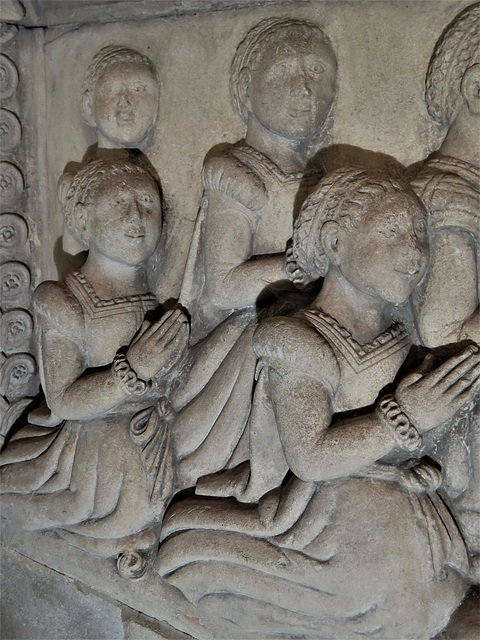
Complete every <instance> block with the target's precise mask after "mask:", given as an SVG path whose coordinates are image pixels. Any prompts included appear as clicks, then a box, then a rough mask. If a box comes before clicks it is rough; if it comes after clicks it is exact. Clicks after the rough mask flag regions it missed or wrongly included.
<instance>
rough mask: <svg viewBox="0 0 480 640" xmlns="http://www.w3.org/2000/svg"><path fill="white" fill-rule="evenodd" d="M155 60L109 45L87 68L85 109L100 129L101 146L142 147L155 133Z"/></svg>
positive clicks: (90, 119)
mask: <svg viewBox="0 0 480 640" xmlns="http://www.w3.org/2000/svg"><path fill="white" fill-rule="evenodd" d="M158 91H159V85H158V78H157V73H156V70H155V67H154V65H153V62H152V61H151V60H150V59H149V58H148V57H147V56H145V55H144V54H143V53H140V52H139V51H135V50H134V49H127V48H126V47H116V46H108V47H104V48H103V49H101V50H100V51H99V52H98V53H97V55H96V56H95V57H94V58H93V60H92V62H91V64H90V66H89V67H88V69H87V73H86V75H85V80H84V83H83V94H82V111H83V116H84V118H85V121H86V123H87V124H88V125H89V126H91V127H95V128H96V129H97V131H98V137H99V145H100V146H106V147H110V148H115V147H127V148H136V147H138V148H140V147H141V146H142V145H143V144H144V143H145V142H146V140H147V138H148V137H149V135H150V134H151V132H152V129H153V126H154V124H155V120H156V118H157V109H158Z"/></svg>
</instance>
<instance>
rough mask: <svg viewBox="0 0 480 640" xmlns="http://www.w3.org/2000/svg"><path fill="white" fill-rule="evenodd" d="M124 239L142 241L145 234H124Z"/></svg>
mask: <svg viewBox="0 0 480 640" xmlns="http://www.w3.org/2000/svg"><path fill="white" fill-rule="evenodd" d="M125 237H126V238H130V239H131V240H142V239H143V238H145V234H144V233H126V234H125Z"/></svg>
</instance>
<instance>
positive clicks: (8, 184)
mask: <svg viewBox="0 0 480 640" xmlns="http://www.w3.org/2000/svg"><path fill="white" fill-rule="evenodd" d="M23 187H24V183H23V175H22V172H21V171H20V169H19V168H18V167H16V166H15V165H14V164H12V163H11V162H0V194H1V197H2V202H3V204H4V205H6V206H10V205H12V204H15V202H16V201H17V200H18V199H19V198H20V196H21V195H22V191H23Z"/></svg>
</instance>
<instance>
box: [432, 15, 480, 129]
mask: <svg viewBox="0 0 480 640" xmlns="http://www.w3.org/2000/svg"><path fill="white" fill-rule="evenodd" d="M479 62H480V3H476V4H472V5H470V6H469V7H467V8H466V9H465V10H464V11H462V12H461V13H459V14H458V15H457V16H456V17H455V18H454V19H453V20H452V22H451V23H450V24H449V25H448V26H447V28H446V29H445V30H444V32H443V33H442V35H441V36H440V38H439V39H438V41H437V44H436V45H435V49H434V51H433V54H432V57H431V59H430V63H429V65H428V71H427V75H426V78H425V101H426V104H427V109H428V113H429V114H430V116H431V117H432V118H433V119H434V120H435V121H436V122H438V123H439V124H451V123H452V121H453V120H454V118H455V117H456V115H457V113H458V110H459V108H460V105H461V104H462V95H461V84H462V78H463V76H464V74H465V71H466V70H467V69H469V68H470V67H471V66H473V65H474V64H477V63H479Z"/></svg>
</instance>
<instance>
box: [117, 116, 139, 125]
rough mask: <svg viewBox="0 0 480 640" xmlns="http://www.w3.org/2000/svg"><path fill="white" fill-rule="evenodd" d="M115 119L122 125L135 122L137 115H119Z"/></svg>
mask: <svg viewBox="0 0 480 640" xmlns="http://www.w3.org/2000/svg"><path fill="white" fill-rule="evenodd" d="M115 119H116V121H117V124H118V125H120V126H122V125H129V124H133V123H134V122H135V117H134V116H133V115H131V116H128V115H122V116H117V117H116V118H115Z"/></svg>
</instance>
